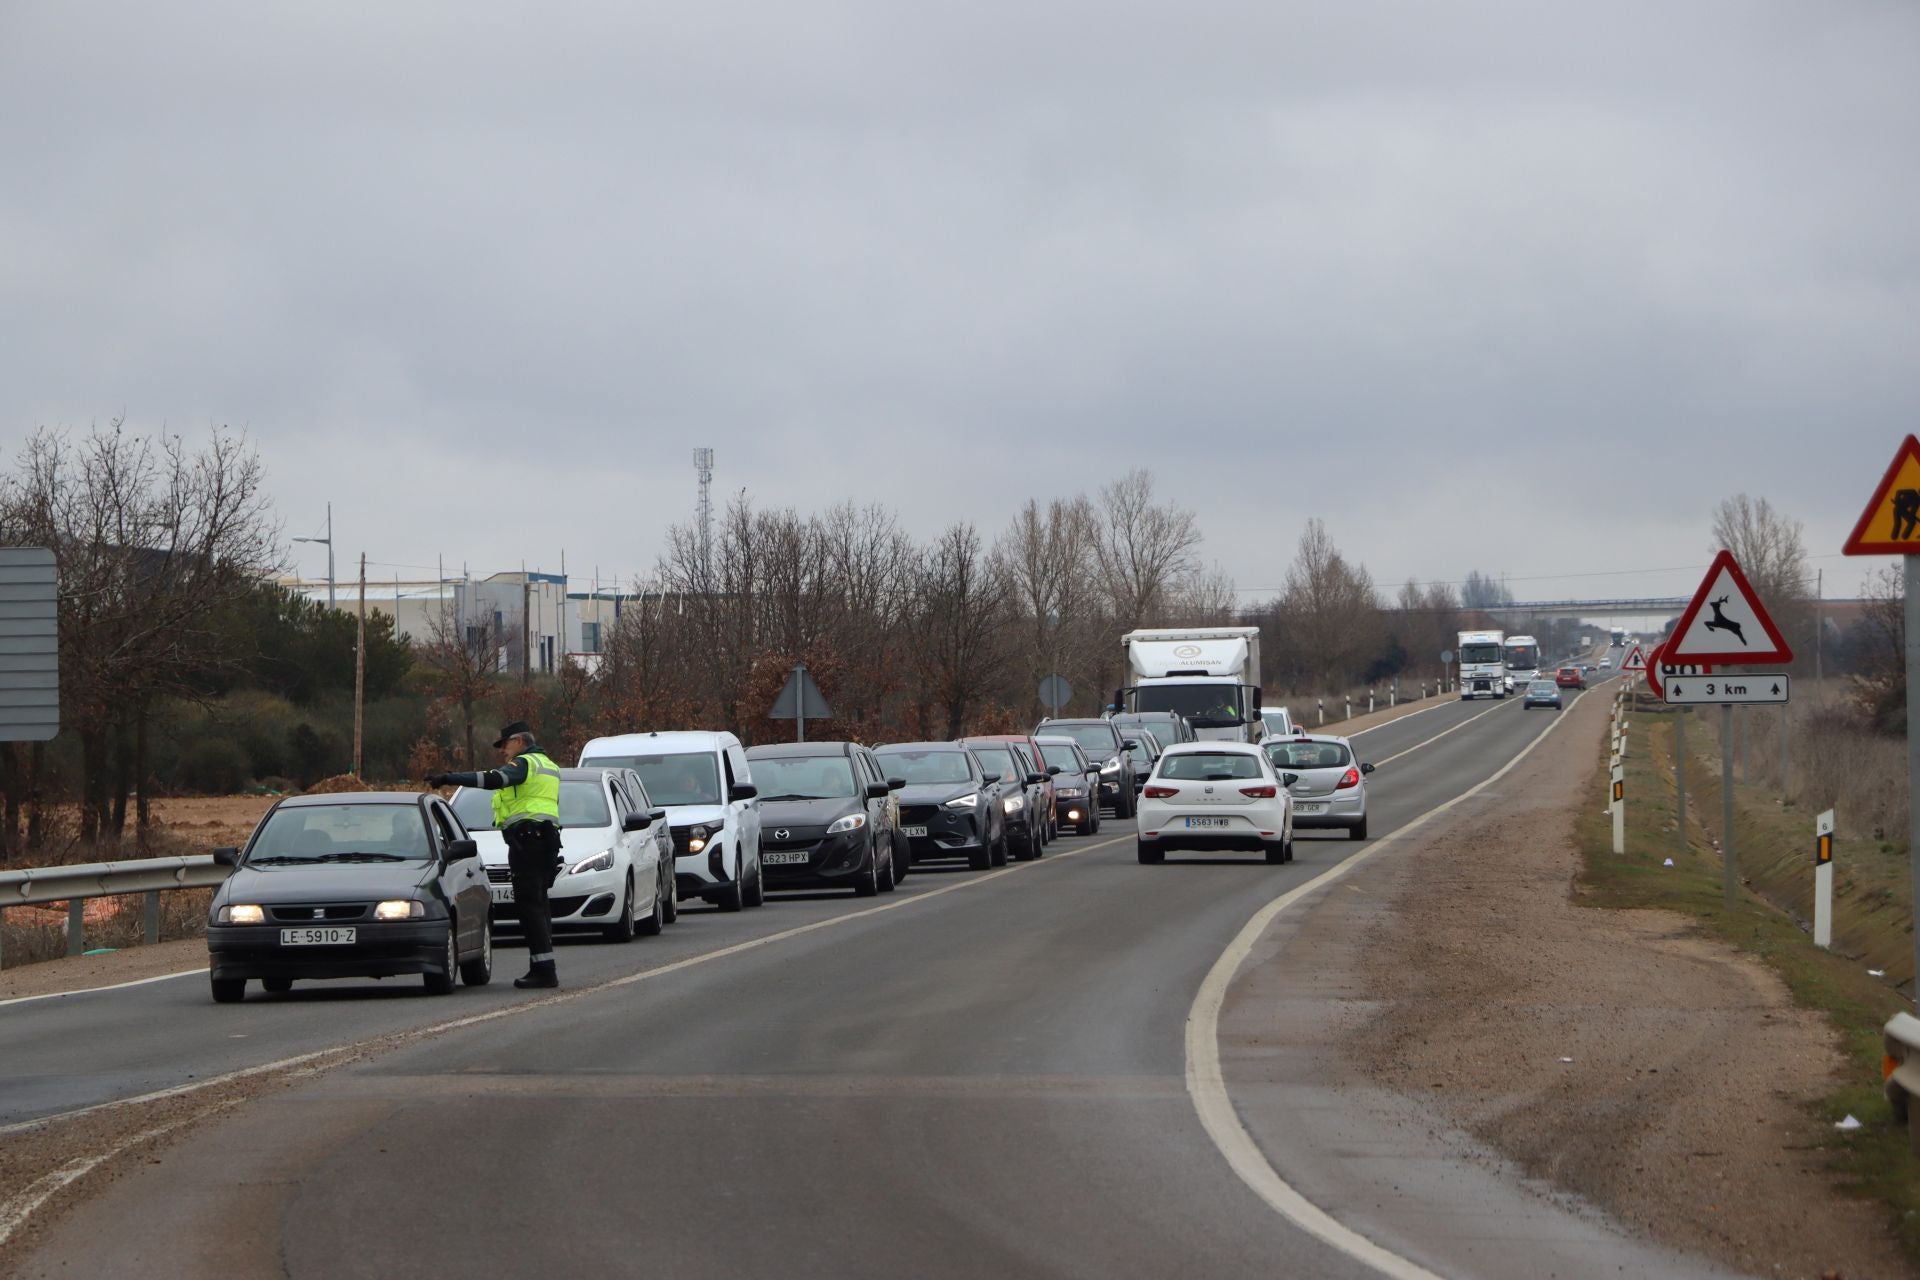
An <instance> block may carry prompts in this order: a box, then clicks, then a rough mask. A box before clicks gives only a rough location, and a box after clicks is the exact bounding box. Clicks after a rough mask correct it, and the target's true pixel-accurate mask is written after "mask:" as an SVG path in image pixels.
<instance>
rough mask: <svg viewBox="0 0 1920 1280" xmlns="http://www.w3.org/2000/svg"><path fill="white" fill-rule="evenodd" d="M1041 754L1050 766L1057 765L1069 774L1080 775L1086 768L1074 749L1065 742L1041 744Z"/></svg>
mask: <svg viewBox="0 0 1920 1280" xmlns="http://www.w3.org/2000/svg"><path fill="white" fill-rule="evenodd" d="M1040 754H1041V755H1043V756H1045V757H1046V760H1047V763H1048V764H1057V765H1059V766H1060V767H1061V768H1062V769H1065V770H1066V771H1067V772H1068V773H1078V772H1079V771H1080V770H1082V769H1084V768H1086V766H1085V765H1083V764H1081V763H1080V757H1079V756H1078V755H1077V754H1075V752H1074V749H1073V748H1072V747H1070V746H1068V745H1067V744H1066V743H1064V742H1043V743H1041V744H1040Z"/></svg>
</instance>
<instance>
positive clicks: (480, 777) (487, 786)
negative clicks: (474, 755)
mask: <svg viewBox="0 0 1920 1280" xmlns="http://www.w3.org/2000/svg"><path fill="white" fill-rule="evenodd" d="M530 772H531V769H530V768H529V767H528V765H527V762H526V761H525V760H522V759H519V758H518V757H516V758H514V759H512V760H509V761H508V762H507V763H505V764H503V765H501V766H500V767H499V768H498V769H482V770H480V771H478V772H471V773H442V774H438V775H436V776H435V777H432V778H429V779H428V781H429V782H432V783H434V784H435V785H436V786H442V787H478V788H480V789H481V790H483V791H498V790H500V789H501V788H502V787H517V786H519V785H520V784H521V783H523V782H525V781H526V780H527V775H528V773H530Z"/></svg>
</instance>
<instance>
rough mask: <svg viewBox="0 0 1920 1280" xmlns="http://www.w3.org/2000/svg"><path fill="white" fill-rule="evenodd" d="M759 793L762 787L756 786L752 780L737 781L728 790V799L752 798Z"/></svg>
mask: <svg viewBox="0 0 1920 1280" xmlns="http://www.w3.org/2000/svg"><path fill="white" fill-rule="evenodd" d="M759 794H760V788H758V787H756V786H754V785H753V784H752V783H751V782H736V783H734V784H733V786H732V787H731V788H730V789H729V790H728V791H727V799H729V800H751V799H753V798H754V797H755V796H757V795H759Z"/></svg>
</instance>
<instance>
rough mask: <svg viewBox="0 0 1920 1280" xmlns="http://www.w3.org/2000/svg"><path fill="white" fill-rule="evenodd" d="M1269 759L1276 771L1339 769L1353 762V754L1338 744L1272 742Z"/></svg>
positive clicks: (1268, 745)
mask: <svg viewBox="0 0 1920 1280" xmlns="http://www.w3.org/2000/svg"><path fill="white" fill-rule="evenodd" d="M1267 759H1269V760H1271V761H1273V767H1274V768H1276V769H1337V768H1339V767H1341V766H1342V765H1346V764H1351V763H1352V762H1353V752H1351V751H1349V750H1348V749H1347V748H1346V747H1345V746H1344V745H1343V744H1341V743H1338V742H1271V743H1268V744H1267Z"/></svg>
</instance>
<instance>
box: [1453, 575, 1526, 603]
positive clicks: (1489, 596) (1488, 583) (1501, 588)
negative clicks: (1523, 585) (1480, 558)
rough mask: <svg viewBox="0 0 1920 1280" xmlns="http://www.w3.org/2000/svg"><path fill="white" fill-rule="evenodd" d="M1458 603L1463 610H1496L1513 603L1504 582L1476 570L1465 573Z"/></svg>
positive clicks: (1511, 594)
mask: <svg viewBox="0 0 1920 1280" xmlns="http://www.w3.org/2000/svg"><path fill="white" fill-rule="evenodd" d="M1460 602H1461V606H1462V607H1463V608H1466V609H1469V610H1473V609H1496V608H1499V607H1500V606H1501V605H1505V604H1512V603H1513V593H1512V592H1511V591H1508V590H1507V586H1506V584H1505V583H1504V582H1501V581H1500V580H1499V579H1498V578H1496V577H1494V576H1493V575H1492V574H1486V573H1481V572H1480V571H1479V570H1478V569H1470V570H1468V571H1467V581H1466V584H1465V585H1464V586H1462V587H1461V588H1460Z"/></svg>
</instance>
